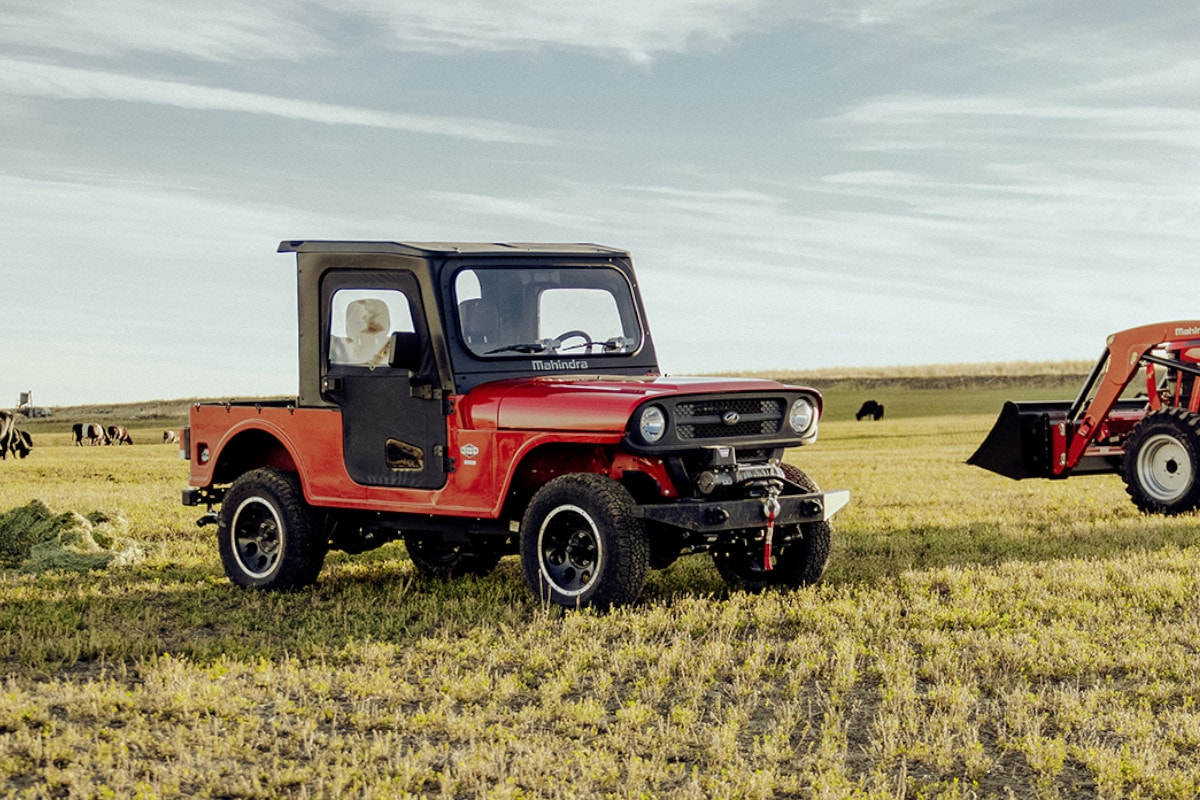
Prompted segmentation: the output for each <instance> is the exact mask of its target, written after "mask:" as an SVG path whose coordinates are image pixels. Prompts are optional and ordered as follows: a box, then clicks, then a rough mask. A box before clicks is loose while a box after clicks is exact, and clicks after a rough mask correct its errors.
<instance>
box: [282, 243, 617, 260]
mask: <svg viewBox="0 0 1200 800" xmlns="http://www.w3.org/2000/svg"><path fill="white" fill-rule="evenodd" d="M276 252H279V253H388V254H392V255H401V256H417V257H425V258H427V257H429V256H455V255H495V256H501V255H519V254H521V253H527V254H531V255H571V256H584V255H586V256H618V257H628V256H629V251H627V250H620V249H618V248H615V247H605V246H604V245H600V244H586V243H576V244H568V243H548V242H376V241H345V240H330V239H286V240H284V241H282V242H280V243H279V249H278V250H277V251H276Z"/></svg>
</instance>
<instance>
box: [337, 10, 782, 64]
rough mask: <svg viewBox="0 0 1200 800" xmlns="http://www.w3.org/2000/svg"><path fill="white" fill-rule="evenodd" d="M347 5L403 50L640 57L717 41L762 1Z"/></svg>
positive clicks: (751, 20)
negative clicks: (548, 50) (561, 51)
mask: <svg viewBox="0 0 1200 800" xmlns="http://www.w3.org/2000/svg"><path fill="white" fill-rule="evenodd" d="M337 7H338V8H347V5H346V4H345V3H339V4H338V5H337ZM348 7H349V8H351V9H353V10H354V12H356V13H360V14H369V15H371V16H375V17H377V18H378V19H379V21H380V22H381V24H383V25H384V26H386V27H387V29H388V30H389V32H390V35H391V37H392V39H393V41H394V45H395V46H396V47H398V48H400V49H403V50H408V49H413V50H426V51H446V50H482V51H502V50H531V49H536V48H538V47H557V48H570V49H575V50H585V51H594V52H602V53H604V52H607V53H615V54H619V55H620V56H622V57H624V58H627V59H629V60H630V61H633V62H637V63H645V62H648V61H650V60H651V59H653V58H654V57H655V56H657V55H660V54H663V53H682V52H687V51H689V50H691V49H693V48H695V47H697V46H706V47H712V46H720V45H723V44H725V43H727V42H729V41H730V40H731V39H732V38H733V37H734V36H736V35H737V34H739V33H741V32H743V31H745V30H747V29H748V28H752V27H754V26H755V25H757V24H759V23H761V22H762V19H761V16H760V10H761V8H762V4H761V3H759V2H756V1H755V0H608V1H607V2H604V3H563V2H561V0H516V1H515V2H506V3H488V2H483V3H481V2H470V1H469V0H465V1H464V0H457V1H455V0H408V1H407V2H405V3H393V2H387V0H378V1H377V2H372V1H371V0H351V2H350V4H349V6H348Z"/></svg>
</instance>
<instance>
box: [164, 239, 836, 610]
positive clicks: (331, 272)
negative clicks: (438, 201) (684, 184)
mask: <svg viewBox="0 0 1200 800" xmlns="http://www.w3.org/2000/svg"><path fill="white" fill-rule="evenodd" d="M279 252H294V253H296V256H297V263H298V274H299V321H300V392H299V395H298V397H297V398H296V399H295V400H287V401H278V402H239V403H224V404H198V405H196V406H195V407H193V408H192V411H191V418H190V420H189V425H188V426H186V427H185V428H184V429H183V430H182V431H181V433H182V436H181V439H180V441H181V443H182V444H181V446H182V448H183V452H184V455H185V457H186V458H188V459H189V460H190V462H191V464H190V477H189V484H190V488H188V489H185V490H184V492H183V502H184V504H185V505H189V506H195V505H201V504H203V505H206V506H207V507H208V513H207V514H206V515H205V516H204V517H203V518H202V519H201V520H200V522H201V524H206V523H212V522H215V523H216V525H217V543H218V547H219V550H220V554H221V560H222V562H223V563H224V567H225V572H226V574H227V575H228V576H229V578H230V580H232V581H233V582H234V583H235V584H238V585H240V586H246V587H256V588H263V589H284V588H289V587H295V586H300V585H304V584H308V583H311V582H313V581H315V580H316V578H317V575H318V573H319V572H320V571H321V566H322V563H323V561H324V558H325V554H326V552H327V550H328V549H330V548H335V549H340V550H344V551H347V552H352V553H353V552H361V551H363V550H367V549H370V548H373V547H377V546H379V545H381V544H384V543H386V542H389V541H392V540H394V539H397V538H402V539H403V540H404V543H405V545H406V547H407V549H408V553H409V555H410V556H411V558H412V560H413V562H414V564H415V565H416V566H417V568H418V569H420V570H421V571H422V572H424V573H427V574H431V575H438V576H445V577H450V576H454V575H461V574H468V573H470V574H483V573H486V572H488V571H489V570H491V569H492V568H493V567H494V566H495V565H496V563H497V562H498V561H499V560H500V558H501V557H502V556H504V555H506V554H508V553H518V552H519V553H520V557H521V561H522V565H523V567H524V571H525V576H526V579H527V580H528V582H529V585H530V587H531V588H532V590H533V591H534V593H535V594H537V595H538V596H539V597H542V598H545V599H547V600H549V601H551V602H554V603H558V604H561V605H567V606H577V605H578V606H584V605H597V606H608V605H614V604H620V603H628V602H631V601H633V600H635V599H636V598H637V597H638V595H639V593H640V591H641V588H642V585H643V582H644V580H645V576H646V572H647V570H648V569H650V568H662V567H666V566H668V565H669V564H671V563H672V562H673V561H674V560H675V559H676V558H678V557H679V556H680V555H682V554H686V553H697V552H708V553H711V554H712V557H713V559H714V561H715V562H716V565H717V568H718V569H719V570H720V572H721V574H722V575H723V576H724V577H725V578H726V579H727V580H728V581H729V582H731V583H732V584H735V585H740V586H746V587H749V588H762V587H765V586H768V585H773V584H780V585H786V586H800V585H803V584H807V583H811V582H813V581H816V580H817V579H818V578H819V577H820V576H821V574H822V572H823V571H824V567H825V561H826V558H827V556H828V553H829V537H830V527H829V519H830V517H832V516H833V515H834V514H835V513H836V512H837V511H838V510H839V509H840V508H841V507H842V506H844V505H845V504H846V502H847V501H848V500H849V492H847V491H844V490H843V491H832V492H821V491H818V489H817V487H816V485H815V484H813V482H812V481H811V480H809V479H808V477H807V476H806V475H805V474H804V473H803V472H801V471H800V470H799V469H797V468H795V467H794V466H792V465H791V464H785V463H783V456H784V451H785V449H786V448H788V447H792V446H797V445H803V444H808V443H811V442H813V441H815V440H816V438H817V420H818V417H819V416H820V413H821V396H820V394H818V393H817V392H816V391H814V390H812V389H808V388H803V387H798V386H785V385H783V384H780V383H776V382H775V381H769V380H724V379H722V380H716V379H706V378H668V377H663V376H662V375H661V374H660V372H659V369H658V363H657V361H656V359H655V354H654V345H653V342H652V340H651V336H650V329H649V328H648V327H647V325H646V316H645V311H644V309H643V307H642V301H641V297H640V295H639V292H638V287H637V279H636V277H635V275H634V272H633V266H632V262H631V260H630V257H629V254H628V253H627V252H624V251H622V250H614V249H611V248H608V247H600V246H595V245H577V244H466V243H437V244H434V243H397V242H351V241H286V242H283V243H281V244H280V246H279ZM217 505H219V506H220V511H219V512H216V511H214V508H215V507H216V506H217Z"/></svg>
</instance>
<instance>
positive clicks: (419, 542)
mask: <svg viewBox="0 0 1200 800" xmlns="http://www.w3.org/2000/svg"><path fill="white" fill-rule="evenodd" d="M404 547H405V549H407V550H408V557H409V558H410V559H412V562H413V566H415V567H416V568H417V572H420V573H421V574H422V575H424V576H426V577H428V578H437V579H439V580H450V579H452V578H461V577H463V576H466V575H474V576H476V577H480V578H482V577H483V576H484V575H488V574H490V573H491V571H492V570H494V569H495V568H496V565H497V564H499V563H500V558H501V557H502V556H503V555H504V554H503V553H502V552H501V551H500V549H499V548H496V547H489V546H488V545H486V544H473V545H472V546H471V547H470V548H468V547H466V546H464V545H461V544H448V543H446V542H440V541H438V540H437V539H431V538H429V537H426V536H405V537H404ZM468 550H470V552H468Z"/></svg>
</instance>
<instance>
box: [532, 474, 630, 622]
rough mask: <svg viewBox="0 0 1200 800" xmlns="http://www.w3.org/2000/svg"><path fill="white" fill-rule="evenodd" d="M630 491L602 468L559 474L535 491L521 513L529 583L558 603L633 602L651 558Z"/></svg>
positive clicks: (602, 605)
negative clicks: (598, 472)
mask: <svg viewBox="0 0 1200 800" xmlns="http://www.w3.org/2000/svg"><path fill="white" fill-rule="evenodd" d="M633 506H634V500H633V497H632V496H631V495H630V494H629V492H628V491H627V490H626V489H625V487H624V486H621V485H620V484H619V483H616V482H615V481H613V480H611V479H609V478H608V477H606V476H604V475H594V474H591V473H575V474H570V475H562V476H560V477H558V478H555V479H554V480H552V481H550V482H549V483H547V484H546V485H545V486H543V487H542V488H541V489H539V490H538V491H537V493H536V494H534V496H533V499H532V500H531V501H530V502H529V507H528V508H527V509H526V510H525V517H524V519H523V520H522V521H521V564H522V566H523V567H524V570H525V580H526V582H527V583H528V584H529V588H530V589H531V590H532V591H533V593H534V594H535V595H537V596H538V597H539V598H541V599H545V600H549V601H550V602H552V603H555V604H557V605H560V606H570V607H579V608H582V607H584V606H596V607H599V608H607V607H609V606H617V605H624V604H626V603H632V602H633V601H634V600H636V599H637V598H638V595H640V594H641V591H642V584H643V583H645V580H646V572H647V570H648V569H649V565H650V547H649V544H648V542H647V538H646V530H645V526H644V525H643V523H642V521H641V520H640V519H638V518H636V517H634V516H633V513H632V510H633Z"/></svg>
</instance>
